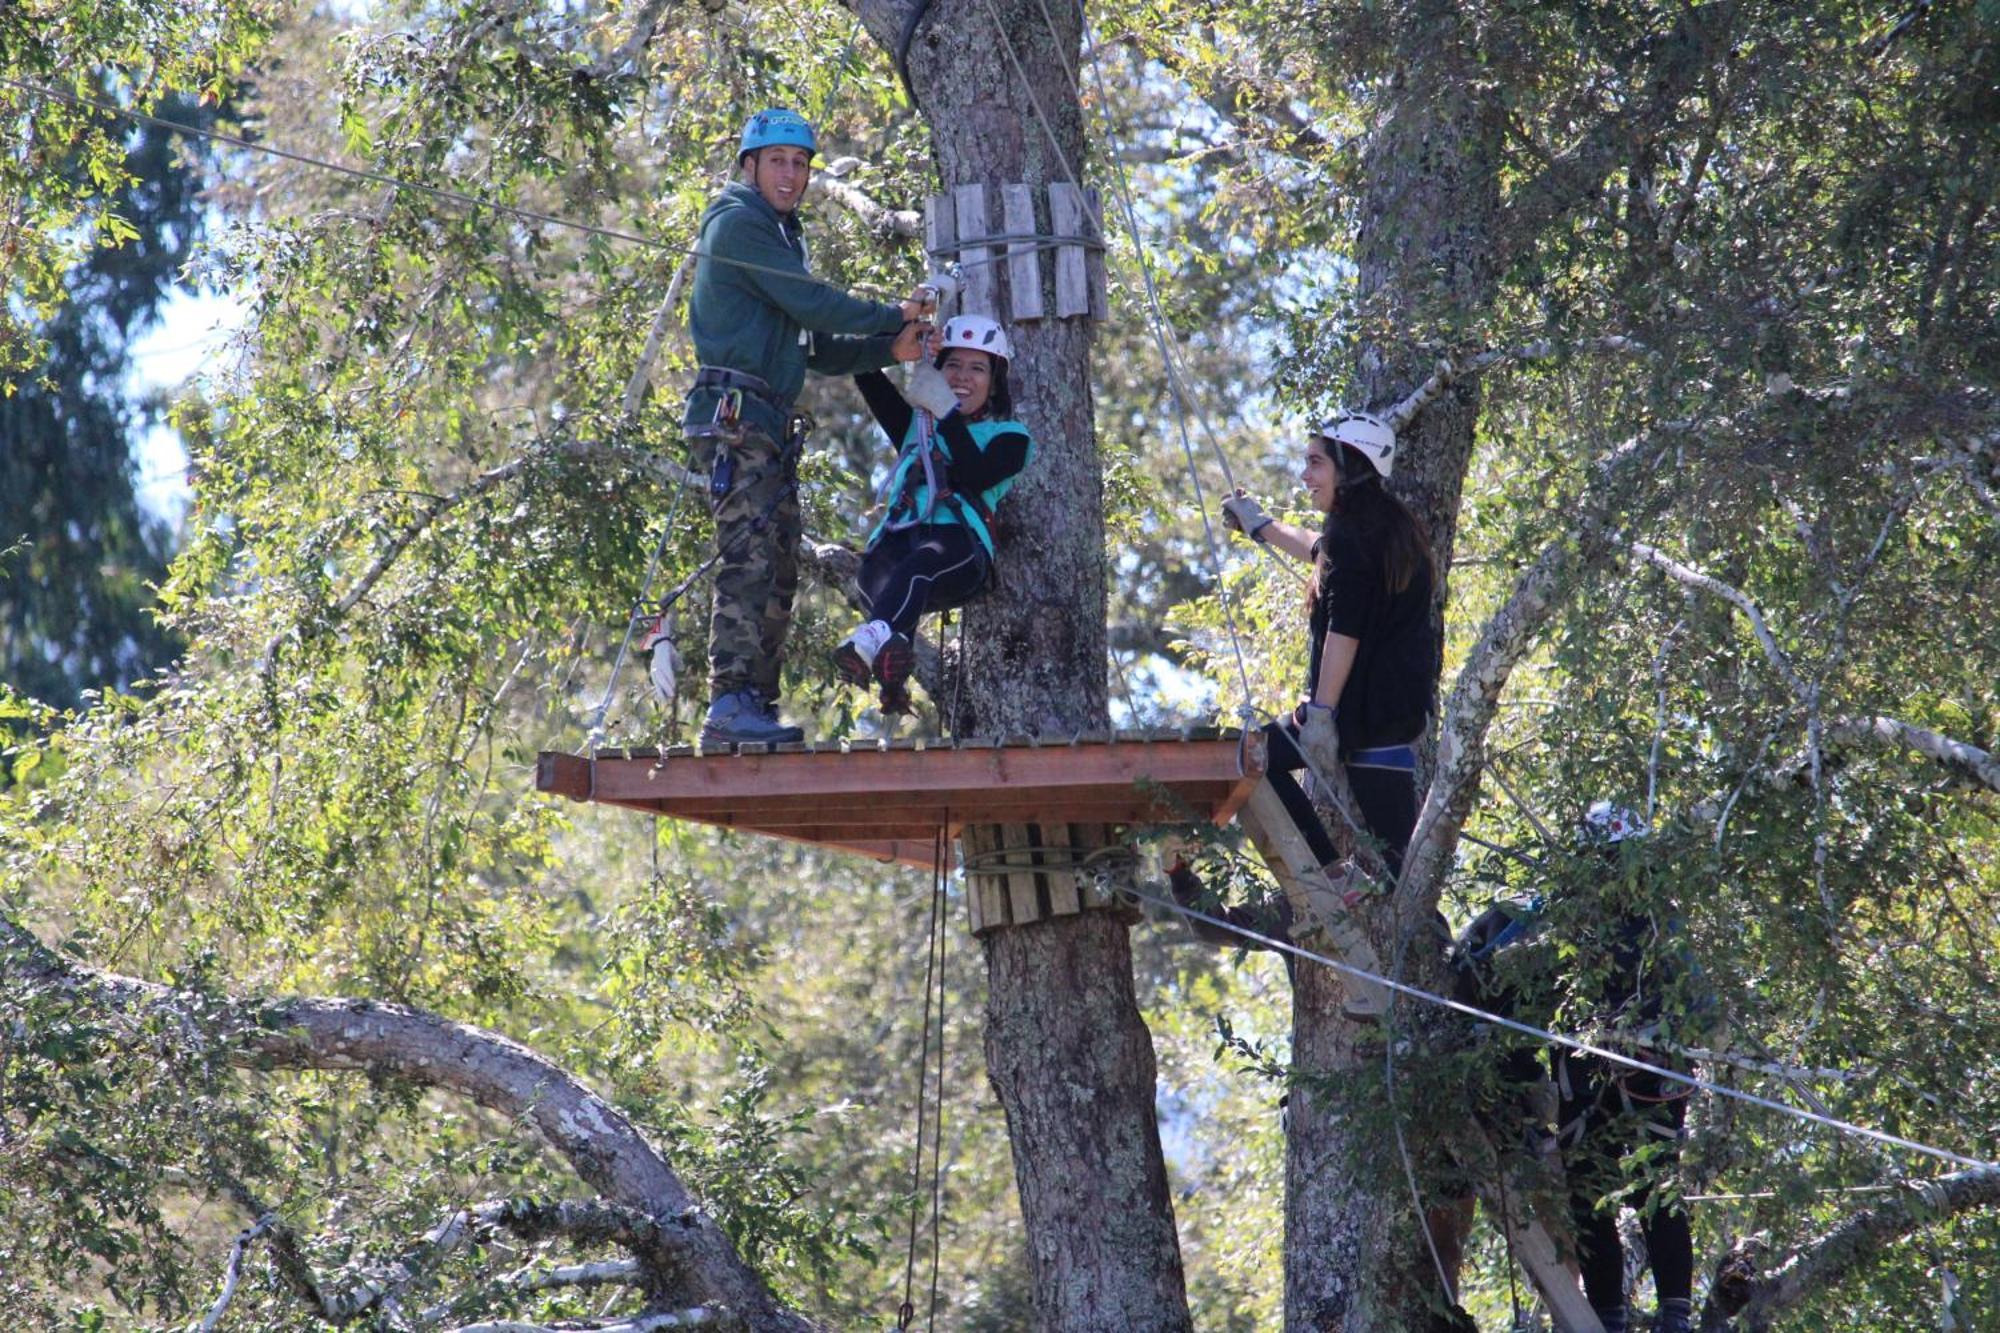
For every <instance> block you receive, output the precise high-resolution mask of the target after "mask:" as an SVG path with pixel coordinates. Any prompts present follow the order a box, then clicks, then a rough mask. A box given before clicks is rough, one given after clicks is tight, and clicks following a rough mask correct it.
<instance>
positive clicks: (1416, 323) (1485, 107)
mask: <svg viewBox="0 0 2000 1333" xmlns="http://www.w3.org/2000/svg"><path fill="white" fill-rule="evenodd" d="M1422 9H1423V10H1424V11H1425V12H1424V13H1422V14H1420V15H1410V16H1409V17H1408V18H1407V19H1406V20H1405V21H1404V22H1403V24H1402V31H1403V33H1404V37H1403V50H1402V52H1401V59H1400V61H1399V69H1398V71H1397V74H1396V76H1395V78H1394V79H1393V80H1392V81H1391V85H1390V86H1389V87H1388V88H1387V89H1386V90H1385V93H1384V98H1383V101H1382V104H1381V113H1380V115H1379V118H1378V119H1377V121H1376V122H1375V124H1374V125H1373V126H1372V127H1371V128H1370V130H1369V133H1368V145H1367V148H1366V150H1365V153H1364V156H1363V167H1362V179H1363V182H1364V184H1363V198H1362V201H1361V226H1360V232H1359V235H1358V237H1357V244H1356V253H1355V261H1356V265H1357V280H1358V281H1357V294H1358V296H1359V298H1360V302H1361V311H1360V316H1359V321H1358V322H1359V326H1360V327H1361V328H1363V329H1365V330H1370V331H1372V333H1373V336H1371V337H1370V338H1369V339H1368V340H1367V341H1364V343H1363V344H1362V346H1361V348H1360V349H1359V352H1358V355H1357V361H1356V367H1355V369H1356V380H1357V383H1358V385H1359V388H1360V392H1361V398H1362V400H1363V402H1364V403H1365V404H1366V405H1367V406H1368V407H1370V408H1372V409H1374V410H1377V411H1388V410H1389V409H1390V408H1392V407H1393V406H1394V405H1395V404H1396V403H1397V401H1398V400H1399V399H1401V398H1402V397H1403V396H1404V395H1405V394H1407V393H1409V391H1410V390H1412V389H1413V388H1415V387H1416V386H1417V385H1419V384H1421V383H1422V382H1423V381H1424V380H1425V378H1426V377H1427V376H1428V375H1429V374H1430V373H1431V370H1432V368H1433V366H1434V365H1435V363H1436V361H1437V360H1438V358H1439V357H1440V356H1442V355H1444V354H1445V353H1446V352H1447V351H1448V349H1449V348H1450V347H1451V345H1452V344H1453V343H1455V342H1458V341H1460V340H1462V339H1463V337H1464V336H1465V333H1466V331H1467V330H1468V329H1470V328H1471V327H1473V325H1474V324H1475V322H1476V321H1477V319H1478V318H1479V317H1480V316H1481V315H1482V314H1483V313H1484V312H1485V310H1486V308H1487V307H1488V306H1489V305H1490V303H1491V301H1492V298H1493V293H1494V289H1495V282H1496V269H1495V266H1494V263H1493V258H1492V245H1493V241H1492V238H1493V222H1494V218H1495V216H1496V214H1497V213H1498V210H1499V205H1500V193H1499V175H1498V163H1499V143H1500V137H1499V136H1500V125H1501V120H1500V110H1499V108H1498V107H1497V106H1495V105H1494V104H1493V103H1492V101H1491V98H1490V96H1489V95H1488V94H1486V93H1485V92H1483V91H1482V88H1483V87H1484V84H1483V83H1482V81H1481V80H1480V79H1478V78H1477V77H1476V72H1475V71H1472V70H1469V69H1465V68H1461V66H1464V65H1467V64H1468V63H1469V61H1470V59H1471V55H1472V53H1473V51H1474V50H1475V49H1476V43H1475V42H1474V41H1473V40H1472V37H1471V34H1469V33H1465V32H1462V31H1461V29H1462V27H1463V26H1464V20H1463V18H1462V17H1461V16H1460V15H1459V14H1458V12H1457V6H1454V5H1449V4H1445V3H1441V2H1438V0H1430V2H1428V3H1426V4H1424V5H1423V6H1422ZM1478 410H1479V395H1478V389H1477V385H1476V382H1472V381H1467V382H1461V383H1455V384H1453V385H1451V386H1450V387H1449V388H1447V389H1446V390H1445V391H1444V392H1442V393H1440V394H1439V395H1438V396H1437V397H1436V398H1434V399H1433V400H1431V401H1430V402H1429V403H1428V404H1427V405H1426V406H1425V407H1424V408H1423V410H1422V411H1420V412H1418V413H1417V414H1416V416H1415V418H1414V419H1413V420H1411V421H1410V422H1408V423H1407V424H1406V425H1405V426H1404V428H1403V429H1402V431H1401V432H1400V433H1399V441H1398V444H1399V447H1398V449H1397V451H1396V469H1395V473H1394V476H1393V479H1392V486H1391V489H1392V490H1393V491H1394V492H1395V493H1396V494H1397V495H1398V496H1400V497H1401V498H1402V499H1403V500H1404V501H1405V502H1406V503H1408V504H1409V505H1410V507H1411V509H1413V510H1414V511H1415V512H1416V514H1417V516H1418V517H1419V518H1421V519H1422V520H1423V521H1424V524H1425V526H1426V527H1427V528H1428V529H1429V532H1430V538H1431V550H1432V553H1433V556H1434V558H1435V560H1436V564H1437V570H1438V575H1439V577H1438V579H1437V581H1436V585H1435V590H1434V601H1433V603H1432V616H1433V619H1434V623H1435V624H1436V625H1437V626H1438V627H1439V629H1440V632H1441V630H1442V626H1443V620H1444V603H1445V597H1446V591H1447V578H1446V575H1447V573H1448V571H1449V569H1450V567H1451V552H1452V548H1453V545H1454V542H1455V540H1456V535H1457V526H1458V508H1459V495H1460V492H1461V490H1462V488H1463V485H1464V479H1465V471H1466V466H1467V464H1468V462H1469V461H1470V459H1471V456H1472V444H1473V426H1474V422H1475V420H1476V418H1477V415H1478ZM1428 767H1429V763H1428V756H1427V760H1426V764H1425V769H1426V770H1427V769H1428ZM1434 905H1435V890H1432V893H1431V895H1430V901H1428V902H1425V903H1416V904H1397V903H1395V902H1394V901H1393V900H1392V899H1388V898H1385V899H1382V900H1378V902H1377V904H1376V905H1375V907H1374V909H1373V910H1372V912H1371V913H1370V920H1369V922H1368V927H1369V932H1370V934H1372V935H1373V936H1375V937H1376V938H1377V939H1378V940H1385V941H1390V942H1391V947H1390V948H1389V949H1387V950H1386V951H1384V953H1383V957H1385V958H1389V957H1396V956H1398V955H1399V954H1400V955H1401V956H1403V957H1405V959H1406V961H1407V964H1408V966H1407V969H1406V970H1407V973H1408V979H1409V980H1411V981H1414V982H1416V983H1417V984H1420V985H1424V986H1426V987H1427V988H1430V989H1435V988H1436V986H1437V984H1438V982H1439V981H1440V980H1441V977H1440V975H1439V974H1440V972H1441V970H1442V962H1441V960H1440V959H1438V958H1436V957H1433V956H1432V955H1433V954H1434V953H1435V951H1434V950H1432V951H1426V950H1425V949H1423V948H1421V947H1412V948H1410V949H1408V950H1407V951H1399V950H1397V949H1395V948H1394V947H1393V935H1394V932H1395V929H1396V922H1397V918H1398V917H1400V918H1401V919H1402V920H1403V921H1405V922H1408V923H1411V924H1412V928H1413V929H1417V928H1421V927H1419V926H1417V925H1416V923H1418V922H1423V921H1428V919H1429V916H1430V911H1431V908H1432V907H1433V906H1434ZM1316 971H1317V970H1316V969H1305V968H1301V969H1300V970H1299V975H1298V978H1297V983H1296V985H1295V987H1294V1000H1293V1033H1292V1041H1293V1050H1294V1060H1295V1063H1296V1064H1297V1065H1298V1067H1299V1071H1300V1072H1301V1073H1302V1074H1304V1075H1306V1076H1308V1077H1314V1078H1325V1079H1329V1080H1336V1081H1337V1080H1341V1079H1344V1078H1351V1077H1352V1076H1353V1075H1355V1074H1356V1073H1357V1072H1359V1070H1360V1066H1361V1062H1362V1060H1363V1059H1364V1058H1366V1057H1363V1056H1362V1055H1361V1054H1360V1053H1358V1052H1357V1050H1356V1040H1355V1031H1356V1029H1355V1025H1354V1023H1353V1022H1352V1021H1351V1020H1349V1019H1347V1018H1345V1017H1343V1016H1342V1014H1341V1008H1340V999H1341V991H1340V987H1339V985H1338V984H1337V983H1335V982H1332V981H1326V982H1323V983H1322V982H1321V981H1320V980H1319V979H1318V977H1317V976H1316ZM1392 1012H1394V1011H1392ZM1302 1100H1305V1101H1306V1103H1307V1110H1306V1113H1303V1114H1294V1116H1293V1118H1292V1120H1291V1130H1290V1133H1289V1135H1288V1136H1287V1142H1286V1189H1287V1199H1286V1208H1285V1255H1286V1278H1285V1327H1286V1328H1287V1329H1290V1330H1297V1331H1299V1333H1304V1331H1305V1330H1313V1331H1314V1333H1319V1331H1321V1330H1351V1331H1352V1333H1362V1330H1371V1329H1391V1328H1393V1329H1420V1328H1423V1327H1425V1324H1426V1321H1427V1320H1428V1319H1429V1318H1430V1317H1431V1316H1430V1311H1429V1309H1428V1308H1427V1307H1428V1306H1429V1305H1431V1304H1432V1302H1433V1301H1434V1299H1435V1295H1436V1288H1437V1275H1436V1273H1435V1271H1434V1269H1433V1266H1432V1263H1431V1260H1430V1257H1429V1254H1428V1252H1427V1251H1426V1249H1425V1247H1424V1244H1423V1241H1422V1239H1421V1237H1420V1236H1419V1235H1418V1234H1417V1229H1416V1219H1415V1208H1414V1204H1413V1201H1412V1199H1411V1197H1410V1192H1409V1189H1408V1186H1407V1184H1405V1183H1404V1182H1403V1181H1402V1180H1401V1178H1400V1176H1399V1175H1398V1174H1397V1173H1396V1172H1395V1170H1394V1168H1393V1166H1389V1164H1390V1163H1391V1162H1392V1160H1393V1159H1392V1157H1391V1156H1390V1154H1389V1153H1388V1152H1387V1151H1386V1150H1385V1145H1382V1144H1380V1143H1374V1142H1368V1143H1360V1142H1356V1141H1354V1140H1353V1137H1352V1133H1351V1131H1350V1130H1349V1129H1348V1128H1347V1119H1346V1118H1334V1117H1332V1116H1329V1115H1326V1114H1324V1113H1323V1112H1321V1111H1318V1110H1314V1109H1312V1104H1311V1099H1310V1098H1309V1097H1308V1098H1304V1099H1302ZM1294 1105H1295V1106H1296V1105H1297V1101H1296V1100H1295V1103H1294ZM1362 1162H1373V1163H1376V1164H1379V1165H1382V1166H1388V1169H1372V1168H1371V1169H1368V1170H1356V1169H1355V1165H1356V1164H1358V1163H1362ZM1441 1201H1442V1200H1430V1202H1433V1203H1435V1202H1441Z"/></svg>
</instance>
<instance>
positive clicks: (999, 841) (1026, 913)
mask: <svg viewBox="0 0 2000 1333" xmlns="http://www.w3.org/2000/svg"><path fill="white" fill-rule="evenodd" d="M1124 841H1125V840H1124V839H1123V838H1122V837H1121V836H1119V828H1118V826H1117V825H1111V824H1054V823H1050V824H968V825H966V827H965V829H964V831H963V832H962V834H961V835H960V846H961V847H963V848H964V853H965V865H966V871H965V886H966V893H965V899H966V909H967V912H968V914H969V917H970V924H971V928H972V933H973V934H974V935H983V934H985V933H986V932H987V931H989V930H996V929H998V928H999V927H1001V926H1026V925H1032V924H1034V923H1035V922H1037V921H1046V920H1048V919H1050V918H1051V917H1058V916H1075V915H1076V914H1077V913H1079V912H1091V911H1106V910H1111V911H1117V912H1120V913H1122V914H1126V915H1127V916H1128V917H1129V919H1131V920H1134V921H1136V920H1138V919H1139V913H1138V911H1137V910H1136V909H1135V908H1134V907H1133V906H1132V905H1131V904H1130V903H1128V902H1126V901H1125V900H1124V899H1122V898H1120V897H1119V896H1118V895H1117V894H1116V893H1115V892H1112V891H1111V890H1110V889H1109V888H1108V887H1107V886H1106V884H1105V881H1104V877H1103V876H1102V874H1100V873H1099V872H1097V871H1096V870H1095V869H1094V868H1093V866H1094V864H1102V860H1101V859H1099V860H1098V861H1096V862H1093V859H1092V853H1094V852H1102V851H1104V850H1106V849H1114V848H1118V847H1121V846H1122V845H1123V844H1124Z"/></svg>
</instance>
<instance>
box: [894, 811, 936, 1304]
mask: <svg viewBox="0 0 2000 1333" xmlns="http://www.w3.org/2000/svg"><path fill="white" fill-rule="evenodd" d="M947 844H948V839H947V837H946V833H945V829H944V828H943V827H942V826H940V827H939V829H938V831H937V840H936V842H935V844H934V845H933V846H932V849H931V901H930V920H929V922H928V924H927V925H926V927H925V931H924V1025H923V1036H922V1038H921V1040H920V1043H919V1050H918V1054H917V1118H916V1126H917V1134H916V1146H915V1147H914V1148H913V1149H912V1150H911V1153H910V1244H909V1251H908V1254H907V1255H906V1257H905V1258H904V1261H903V1304H902V1305H901V1306H900V1307H899V1308H898V1309H897V1311H896V1328H897V1331H898V1333H902V1331H903V1330H906V1329H908V1328H909V1327H910V1326H911V1325H912V1324H914V1323H915V1322H916V1318H917V1307H916V1302H915V1297H916V1280H917V1215H918V1209H919V1207H920V1204H921V1200H922V1198H923V1196H922V1194H921V1193H920V1192H919V1189H918V1186H919V1185H920V1183H921V1181H922V1175H923V1166H924V1092H925V1080H926V1077H927V1075H928V1074H929V1072H930V1052H931V997H932V996H933V995H935V996H936V997H937V1095H936V1096H935V1097H934V1098H933V1099H932V1104H931V1126H930V1140H931V1298H930V1311H929V1313H928V1314H927V1315H926V1316H925V1319H924V1326H925V1327H926V1328H931V1327H934V1326H935V1324H936V1322H937V1305H938V1269H939V1260H940V1258H941V1254H942V1250H941V1247H942V1244H943V1232H942V1229H941V1228H940V1226H939V1218H940V1216H941V1213H942V1208H941V1201H942V1200H941V1196H942V1193H943V1183H942V1182H943V1175H944V1167H943V1156H942V1154H943V1148H944V1022H945V1007H944V1002H945V971H944V965H945V945H946V940H947V937H948V932H947V926H948V922H947V920H946V916H947V914H946V912H945V887H944V886H945V848H946V846H947Z"/></svg>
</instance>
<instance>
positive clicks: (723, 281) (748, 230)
mask: <svg viewBox="0 0 2000 1333" xmlns="http://www.w3.org/2000/svg"><path fill="white" fill-rule="evenodd" d="M697 248H698V251H699V253H700V255H701V258H700V259H698V260H697V261H696V262H695V269H694V290H693V292H692V294H691V296H690V298H689V307H688V333H689V335H690V336H691V337H692V338H693V340H694V350H695V355H696V356H697V357H698V358H699V359H700V362H701V364H702V365H703V366H714V367H720V368H721V369H724V370H733V371H736V372H738V373H739V374H744V375H755V376H756V377H757V378H759V379H761V380H763V381H764V382H765V383H766V384H768V385H769V386H770V393H769V395H768V397H765V396H761V395H752V394H747V393H746V394H745V395H744V396H743V414H744V418H745V421H746V424H749V425H751V426H754V427H757V428H758V429H760V430H762V431H763V432H764V433H765V434H767V435H769V436H770V437H771V438H772V439H774V440H775V439H779V438H782V437H783V435H784V432H785V423H786V418H787V417H789V416H790V414H791V407H792V403H793V401H794V400H796V399H797V397H798V394H799V389H800V388H801V387H803V386H804V384H805V379H806V371H807V370H813V371H816V372H818V373H819V374H822V375H852V374H855V373H856V372H859V371H865V370H875V369H879V368H880V367H882V366H886V365H888V364H890V363H891V362H892V361H893V360H894V359H895V358H894V356H893V355H892V354H891V352H890V350H889V349H890V344H891V343H893V342H894V341H895V337H896V335H897V334H898V333H900V332H901V331H902V328H903V310H902V307H901V306H895V305H884V304H882V303H880V302H877V301H864V300H862V299H861V298H859V297H855V296H849V295H848V294H847V293H845V292H843V291H841V290H840V289H839V288H837V287H830V286H827V285H826V284H825V283H822V282H820V281H818V280H816V279H814V278H813V277H812V276H811V275H810V273H809V271H808V270H807V268H806V243H805V233H804V231H803V230H802V229H801V227H800V225H799V220H798V215H797V214H791V215H780V214H779V212H778V210H777V209H775V208H772V207H771V205H770V204H768V203H766V202H765V200H764V196H762V195H761V194H758V193H757V191H756V190H755V189H754V188H752V187H751V186H748V185H745V184H743V183H742V182H741V181H732V182H731V183H730V184H729V185H727V186H725V187H724V189H723V191H722V193H721V194H719V195H717V196H716V198H715V200H714V202H712V203H711V204H709V206H708V209H707V211H705V212H704V213H703V214H702V215H701V230H700V233H699V237H698V240H697ZM710 256H713V258H711V257H710ZM728 260H734V261H737V262H735V263H728V262H718V261H728ZM745 265H751V266H753V267H745ZM773 270H776V271H775V272H774V271H773ZM794 274H796V275H797V276H790V275H794ZM721 392H722V391H721V390H720V389H715V388H697V389H695V390H694V391H693V392H692V393H690V394H689V395H688V402H687V414H686V416H685V417H684V418H683V422H684V424H685V425H687V426H688V427H690V428H692V427H697V426H705V425H707V424H708V423H709V422H710V421H712V420H713V419H714V417H715V404H716V400H717V398H718V397H719V396H720V394H721Z"/></svg>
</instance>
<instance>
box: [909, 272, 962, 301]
mask: <svg viewBox="0 0 2000 1333" xmlns="http://www.w3.org/2000/svg"><path fill="white" fill-rule="evenodd" d="M964 285H965V284H964V283H963V282H961V281H959V277H958V274H956V273H953V272H950V271H948V270H947V271H945V272H940V273H933V274H931V275H930V276H929V277H928V278H925V279H924V285H923V286H922V287H920V288H919V289H918V290H919V291H927V292H929V293H930V294H931V300H933V301H945V300H949V299H950V298H952V297H954V296H957V295H958V289H959V288H960V287H963V286H964Z"/></svg>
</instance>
